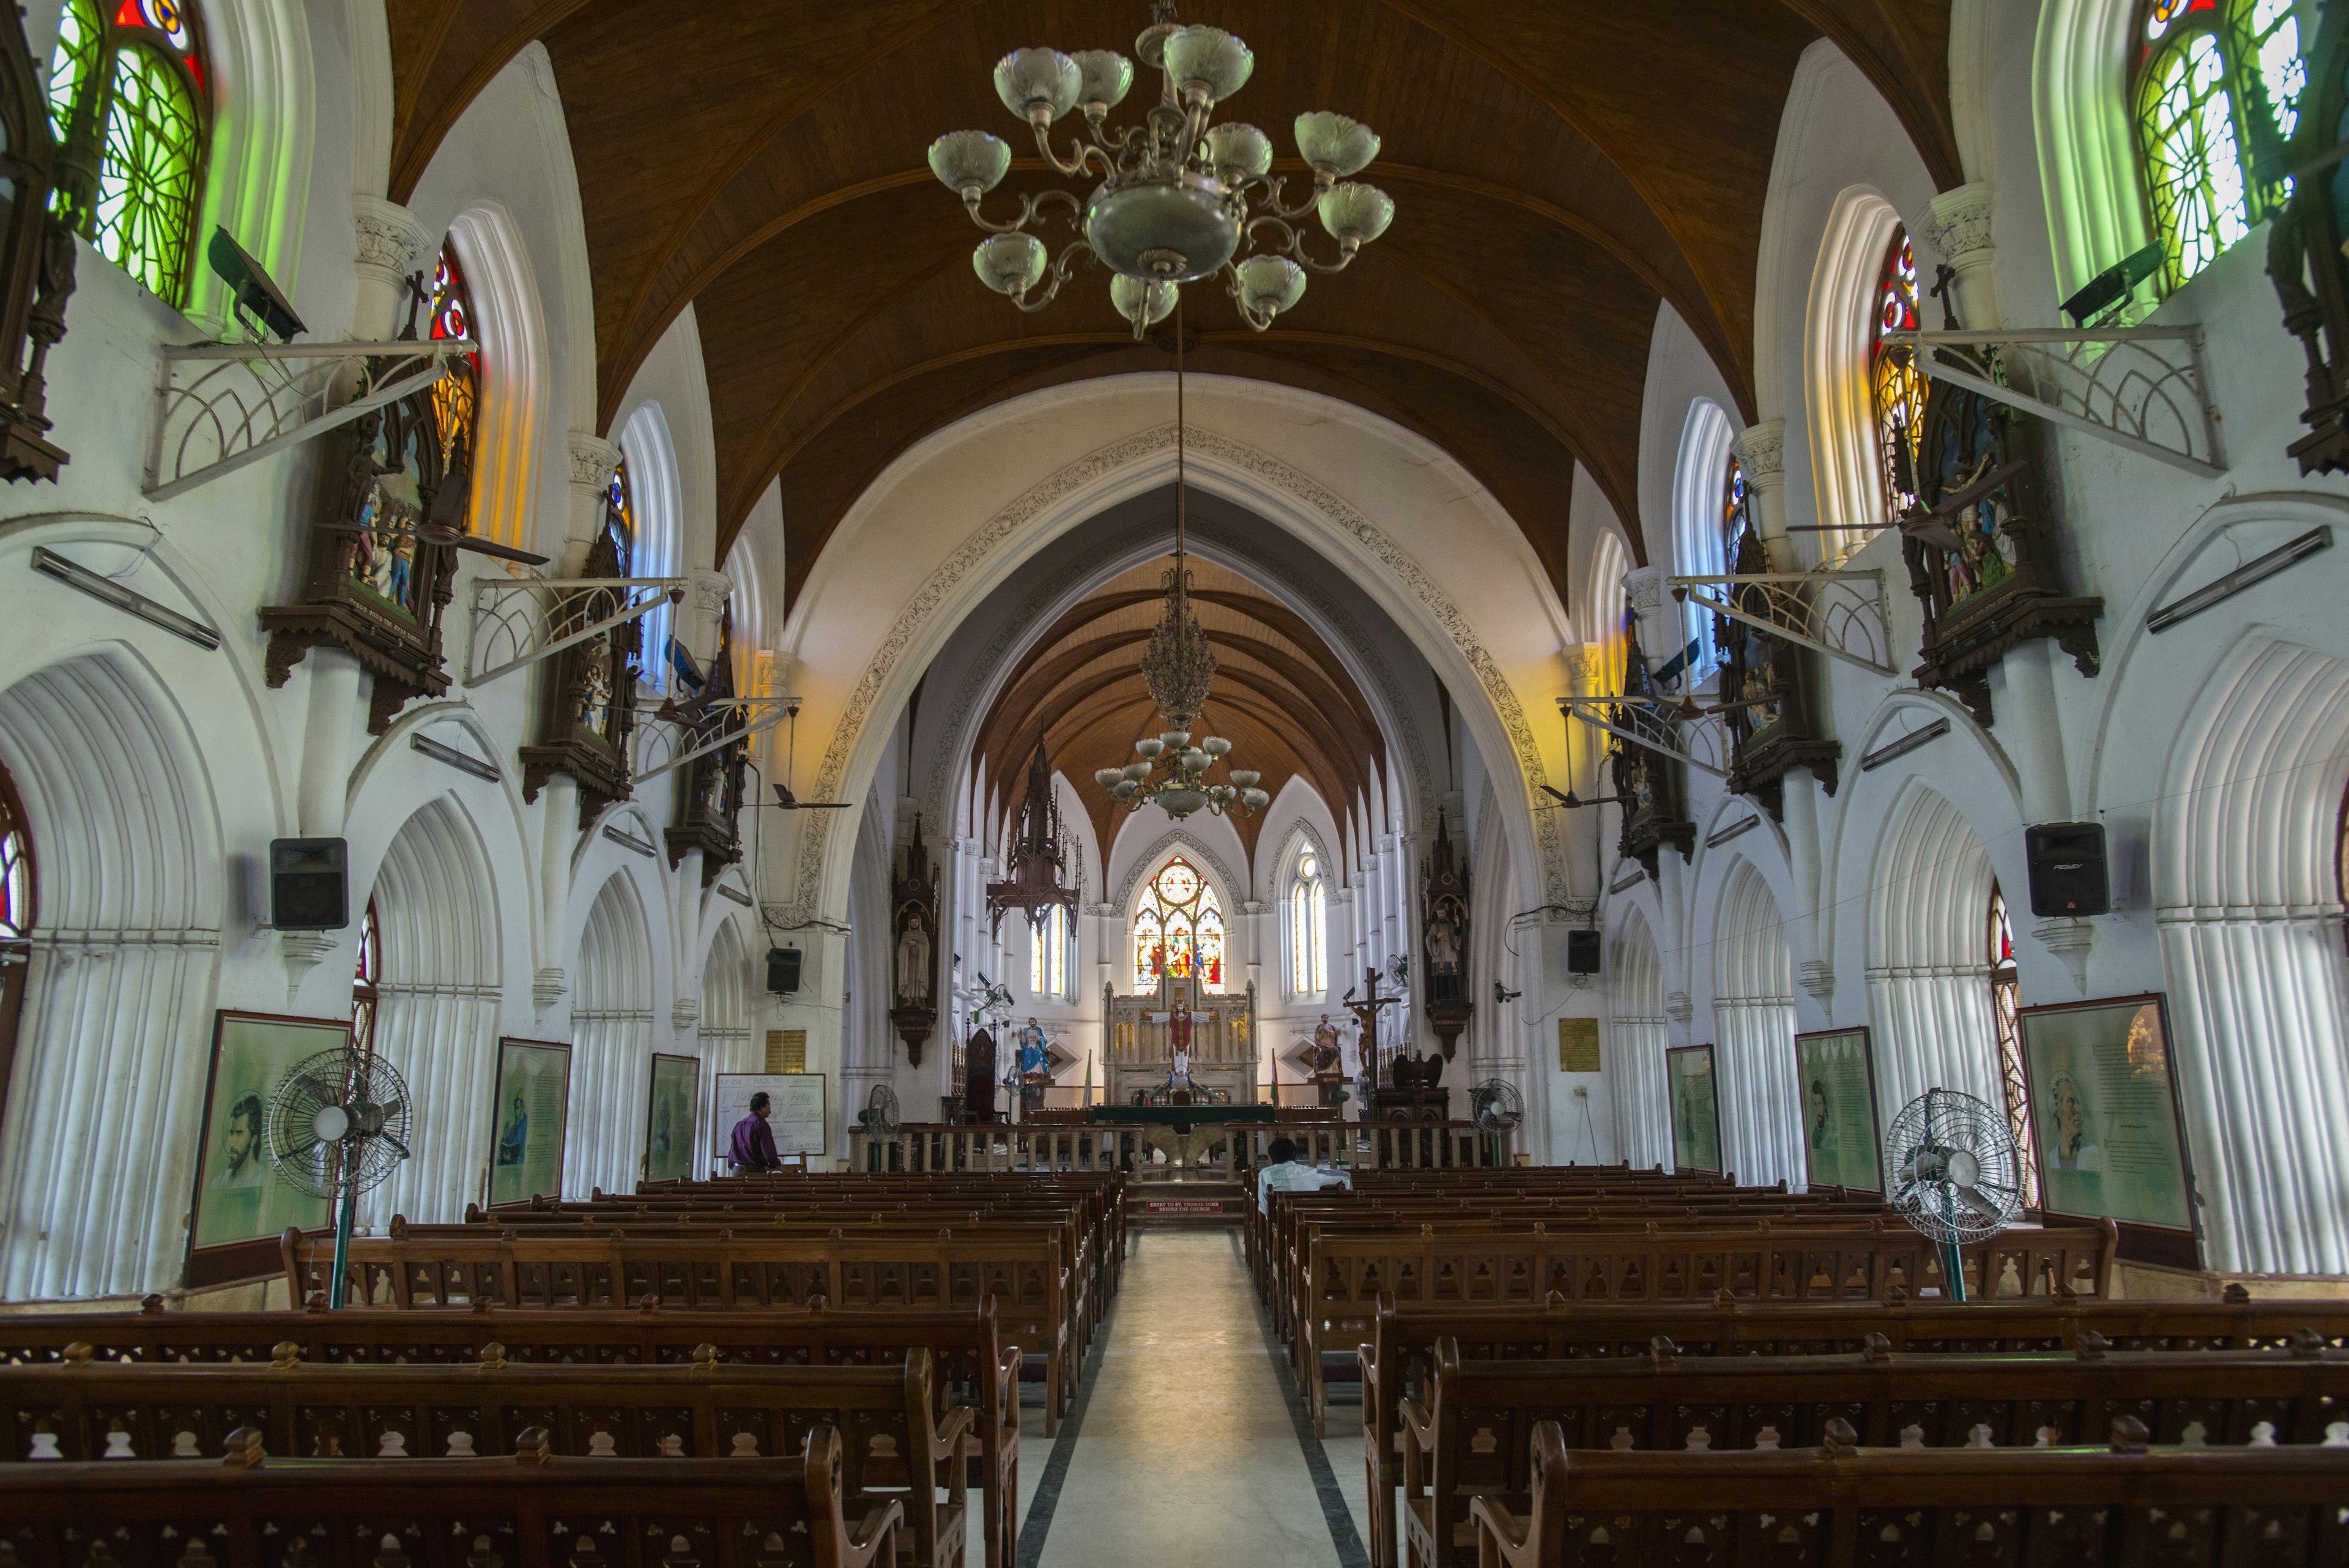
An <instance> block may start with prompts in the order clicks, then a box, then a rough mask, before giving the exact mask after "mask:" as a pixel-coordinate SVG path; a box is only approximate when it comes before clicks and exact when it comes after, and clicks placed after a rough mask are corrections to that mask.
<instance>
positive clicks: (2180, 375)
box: [1885, 327, 2227, 479]
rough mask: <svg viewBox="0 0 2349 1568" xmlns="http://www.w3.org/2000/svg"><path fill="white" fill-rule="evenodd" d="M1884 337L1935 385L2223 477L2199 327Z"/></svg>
mask: <svg viewBox="0 0 2349 1568" xmlns="http://www.w3.org/2000/svg"><path fill="white" fill-rule="evenodd" d="M1885 341H1886V342H1888V343H1906V344H1909V345H1910V346H1911V347H1913V348H1915V349H1916V350H1917V359H1918V367H1917V368H1918V369H1920V371H1922V372H1923V373H1924V375H1925V376H1926V377H1927V378H1929V379H1933V380H1944V381H1949V382H1951V383H1953V384H1955V385H1957V386H1961V387H1963V388H1965V389H1967V390H1969V391H1973V392H1980V393H1981V394H1982V396H1983V397H1986V398H1992V399H1995V400H1997V401H1999V402H2002V403H2004V404H2005V405H2006V406H2007V407H2009V408H2011V409H2020V410H2023V412H2024V413H2027V414H2036V415H2037V416H2038V417H2039V418H2041V419H2043V420H2045V421H2048V422H2049V423H2051V424H2057V425H2061V426H2063V427H2064V429H2066V430H2075V431H2084V432H2085V433H2086V434H2089V435H2093V436H2097V437H2100V438H2102V439H2103V440H2105V441H2111V442H2113V443H2114V444H2115V445H2116V446H2121V447H2126V448H2127V449H2128V450H2129V451H2130V452H2137V453H2140V454H2141V455H2143V456H2146V457H2150V458H2156V459H2158V460H2159V461H2161V462H2166V463H2168V464H2170V465H2171V466H2172V467H2174V468H2182V469H2184V470H2185V471H2186V472H2189V473H2192V474H2199V475H2200V476H2201V477H2202V478H2204V479H2216V478H2217V477H2218V476H2219V475H2220V474H2221V473H2223V472H2226V468H2227V460H2226V457H2225V455H2224V454H2223V452H2221V451H2220V445H2219V412H2218V410H2216V409H2215V408H2213V407H2211V404H2210V393H2209V376H2208V374H2207V373H2206V372H2205V370H2204V368H2203V364H2202V328H2201V327H2085V328H2082V329H2078V330H2071V329H2066V328H2063V327H2022V328H2011V329H2008V330H2003V331H1995V332H1992V331H1983V332H1888V333H1886V334H1885Z"/></svg>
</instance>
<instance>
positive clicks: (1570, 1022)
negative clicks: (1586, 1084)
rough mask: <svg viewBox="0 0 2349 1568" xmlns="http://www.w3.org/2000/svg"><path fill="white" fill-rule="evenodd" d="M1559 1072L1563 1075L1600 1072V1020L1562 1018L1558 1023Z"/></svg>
mask: <svg viewBox="0 0 2349 1568" xmlns="http://www.w3.org/2000/svg"><path fill="white" fill-rule="evenodd" d="M1557 1070H1558V1071H1559V1072H1561V1073H1596V1072H1598V1071H1599V1020H1597V1019H1596V1018H1561V1019H1559V1020H1558V1021H1557Z"/></svg>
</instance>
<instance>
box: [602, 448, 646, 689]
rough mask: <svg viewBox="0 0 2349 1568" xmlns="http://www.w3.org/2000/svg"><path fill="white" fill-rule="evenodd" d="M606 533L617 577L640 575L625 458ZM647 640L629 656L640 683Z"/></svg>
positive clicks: (611, 495)
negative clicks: (613, 556)
mask: <svg viewBox="0 0 2349 1568" xmlns="http://www.w3.org/2000/svg"><path fill="white" fill-rule="evenodd" d="M604 532H605V534H607V535H610V536H611V540H612V549H613V552H614V554H615V555H616V556H617V557H618V559H619V570H617V571H616V572H614V573H613V574H612V575H613V576H616V577H629V576H635V575H636V493H635V492H633V491H632V490H630V489H629V488H628V460H627V459H626V458H625V457H624V458H622V459H621V460H620V461H619V462H618V463H617V464H616V466H615V467H614V468H613V470H612V488H611V489H610V491H608V492H607V493H606V494H605V506H604ZM646 641H647V639H643V638H639V639H637V641H636V649H635V650H634V651H632V652H631V653H630V655H629V668H630V669H632V670H635V671H636V678H637V679H638V680H642V679H644V674H645V667H646V665H647V662H648V660H647V659H646V657H645V654H644V651H643V649H644V647H645V644H646Z"/></svg>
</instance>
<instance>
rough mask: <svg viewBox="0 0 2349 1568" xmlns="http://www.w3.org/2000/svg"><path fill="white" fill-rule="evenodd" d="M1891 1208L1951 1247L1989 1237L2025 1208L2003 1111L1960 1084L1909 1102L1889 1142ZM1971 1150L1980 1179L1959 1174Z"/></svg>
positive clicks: (2019, 1166)
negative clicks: (1957, 1166)
mask: <svg viewBox="0 0 2349 1568" xmlns="http://www.w3.org/2000/svg"><path fill="white" fill-rule="evenodd" d="M1884 1154H1885V1166H1886V1168H1887V1169H1888V1171H1889V1173H1890V1175H1891V1178H1892V1192H1891V1195H1890V1206H1891V1207H1892V1209H1893V1210H1895V1211H1896V1212H1898V1213H1899V1215H1900V1216H1901V1218H1903V1219H1904V1220H1908V1222H1909V1224H1910V1225H1912V1226H1914V1227H1915V1228H1916V1230H1917V1231H1918V1232H1919V1233H1920V1234H1921V1235H1924V1236H1926V1237H1929V1238H1930V1239H1931V1240H1933V1241H1939V1242H1941V1243H1943V1244H1944V1245H1959V1246H1963V1245H1966V1244H1969V1243H1971V1242H1975V1241H1988V1240H1989V1239H1990V1238H1991V1237H1992V1236H1995V1235H1997V1234H1998V1233H1999V1232H2000V1231H2002V1230H2004V1229H2005V1228H2006V1227H2007V1226H2008V1225H2010V1224H2012V1223H2013V1221H2014V1220H2015V1218H2016V1216H2017V1215H2019V1214H2020V1213H2021V1212H2022V1210H2023V1189H2022V1179H2021V1170H2022V1164H2021V1155H2020V1151H2019V1150H2018V1149H2017V1148H2016V1147H2015V1142H2014V1133H2013V1129H2012V1128H2011V1127H2009V1126H2008V1125H2007V1119H2006V1115H2005V1113H2004V1112H2003V1111H1998V1110H1993V1109H1992V1108H1991V1107H1990V1106H1987V1105H1985V1104H1984V1103H1983V1102H1982V1101H1981V1100H1978V1099H1976V1098H1975V1097H1974V1096H1971V1095H1967V1094H1961V1093H1960V1092H1958V1091H1957V1090H1955V1089H1929V1090H1927V1091H1926V1092H1925V1093H1924V1094H1922V1095H1920V1096H1917V1098H1915V1099H1913V1100H1911V1101H1909V1104H1908V1105H1906V1106H1902V1107H1901V1110H1900V1114H1899V1116H1896V1117H1895V1118H1894V1119H1893V1123H1892V1131H1891V1133H1890V1134H1889V1136H1888V1137H1886V1139H1885V1148H1884ZM1961 1154H1962V1155H1964V1156H1968V1157H1971V1161H1972V1163H1973V1164H1974V1166H1975V1167H1976V1168H1977V1179H1975V1180H1973V1181H1971V1182H1961V1181H1958V1180H1956V1179H1952V1177H1951V1157H1952V1156H1954V1155H1961Z"/></svg>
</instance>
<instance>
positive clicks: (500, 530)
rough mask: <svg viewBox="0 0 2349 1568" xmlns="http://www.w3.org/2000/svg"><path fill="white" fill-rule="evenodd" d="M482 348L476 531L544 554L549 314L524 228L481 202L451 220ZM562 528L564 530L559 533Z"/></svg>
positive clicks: (496, 207) (474, 503) (492, 204)
mask: <svg viewBox="0 0 2349 1568" xmlns="http://www.w3.org/2000/svg"><path fill="white" fill-rule="evenodd" d="M449 243H450V244H451V245H453V246H454V247H455V248H456V252H457V265H459V266H460V268H462V269H463V272H464V276H465V286H466V290H467V292H468V294H469V295H470V296H471V300H472V306H473V332H474V336H475V337H476V338H477V339H478V340H479V341H480V343H481V411H480V415H479V417H478V418H477V419H476V420H475V421H474V429H475V430H476V431H478V432H479V434H478V435H477V437H476V439H475V446H476V448H477V450H476V451H475V452H474V453H473V500H472V524H471V525H472V530H473V532H475V533H477V534H481V535H486V536H487V537H489V538H492V539H495V540H497V541H499V542H500V543H501V544H506V545H515V546H517V547H519V548H522V549H526V550H528V549H537V548H539V547H540V545H542V544H543V543H546V541H543V540H541V539H540V538H539V537H538V529H537V526H536V525H537V523H538V477H539V465H540V461H541V457H542V452H541V448H542V445H543V441H544V437H545V432H546V429H547V404H548V400H549V398H550V396H551V394H552V386H551V378H550V373H549V370H548V360H547V352H546V315H545V310H544V308H543V306H542V304H541V302H540V299H539V292H538V278H537V275H535V274H534V273H533V271H532V270H531V265H530V255H529V252H528V249H527V247H526V246H525V244H523V237H522V230H521V228H520V226H519V225H518V224H517V223H515V222H514V218H513V214H512V213H510V212H509V211H507V209H506V207H505V205H504V204H503V203H502V202H494V201H481V202H474V203H473V204H472V205H471V206H469V207H467V208H466V209H465V210H464V211H462V212H460V213H458V214H457V215H456V216H455V217H454V218H451V219H450V221H449ZM559 525H560V524H558V526H559Z"/></svg>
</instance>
